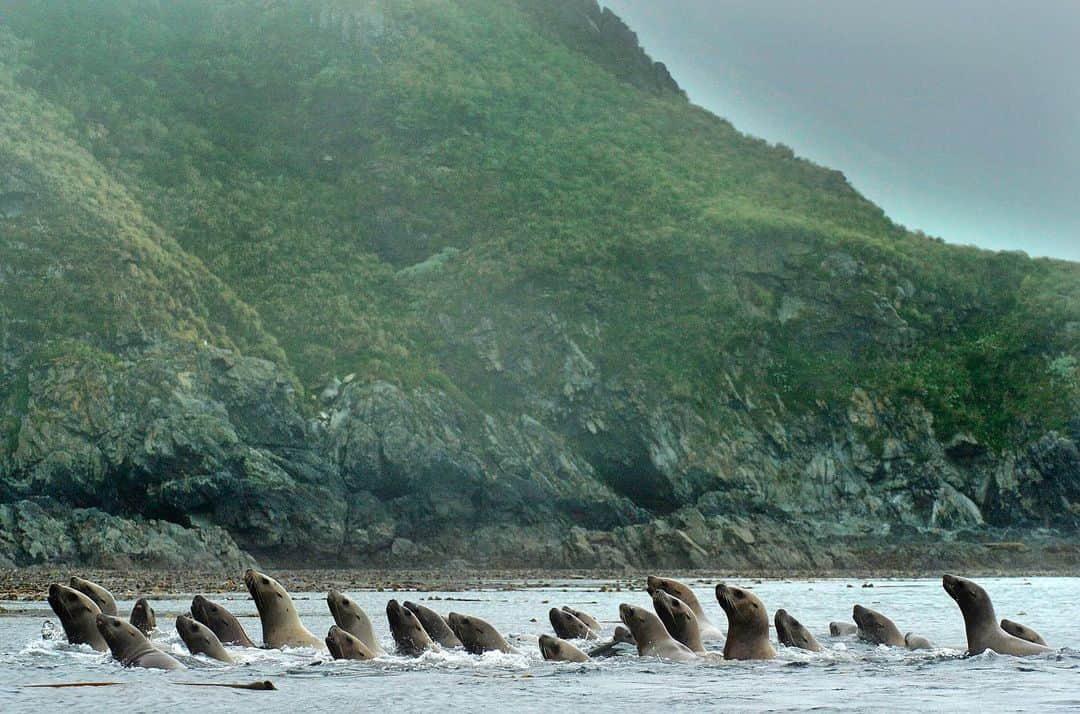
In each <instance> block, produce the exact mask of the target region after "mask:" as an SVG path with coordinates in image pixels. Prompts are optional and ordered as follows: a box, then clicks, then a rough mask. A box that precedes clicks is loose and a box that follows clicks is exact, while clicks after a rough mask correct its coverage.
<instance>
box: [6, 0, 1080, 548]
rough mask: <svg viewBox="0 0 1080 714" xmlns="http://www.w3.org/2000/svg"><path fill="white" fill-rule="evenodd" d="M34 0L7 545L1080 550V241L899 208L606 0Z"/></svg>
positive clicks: (23, 136) (11, 243)
mask: <svg viewBox="0 0 1080 714" xmlns="http://www.w3.org/2000/svg"><path fill="white" fill-rule="evenodd" d="M0 15H2V17H3V18H4V23H5V24H3V25H0V352H2V360H3V361H2V373H0V408H2V412H0V418H2V421H0V427H2V433H0V436H2V441H0V525H2V526H3V527H2V529H0V564H4V565H9V564H16V565H25V564H31V563H48V562H85V563H91V564H96V565H105V566H126V565H157V566H175V565H177V564H180V563H187V562H190V561H191V556H192V555H194V556H195V560H196V562H198V563H199V564H201V565H204V566H205V567H208V568H236V567H240V566H241V565H242V564H243V563H245V562H248V561H249V560H250V558H251V557H256V558H259V559H260V560H264V561H272V562H283V563H284V562H290V563H306V564H339V565H364V564H377V565H380V566H382V565H388V566H402V567H406V566H419V565H429V564H442V563H447V562H462V561H470V562H475V563H479V564H487V565H492V566H508V565H519V566H526V565H529V566H531V565H537V566H552V565H559V566H569V567H602V568H610V567H648V566H660V565H664V566H668V567H680V568H688V567H694V568H705V567H725V568H739V567H754V568H766V569H784V568H790V569H830V568H852V567H859V566H862V565H867V564H872V563H874V562H877V563H878V564H880V563H882V562H889V563H892V564H893V565H896V563H895V562H894V561H889V560H884V561H883V560H882V559H883V557H884V556H883V555H882V554H883V553H885V552H886V551H889V549H890V548H894V547H901V546H905V544H906V546H909V550H908V551H906V552H908V553H909V554H910V553H918V552H919V551H923V552H930V551H933V552H935V553H939V554H940V553H944V552H946V551H948V549H949V548H952V549H953V551H955V552H956V553H962V554H963V555H964V557H970V558H973V559H975V560H978V559H979V558H980V557H982V556H980V555H979V554H980V553H982V551H981V550H980V549H981V548H984V546H982V545H980V543H983V542H990V543H997V542H1000V541H1008V542H1013V541H1024V540H1032V539H1034V540H1036V541H1039V542H1050V541H1053V542H1058V540H1057V539H1062V540H1061V542H1064V543H1072V542H1074V541H1072V540H1070V539H1071V538H1073V537H1074V534H1075V532H1076V529H1077V527H1078V525H1080V454H1078V449H1077V443H1078V442H1080V368H1078V364H1080V267H1078V266H1076V265H1072V264H1067V263H1061V262H1054V261H1046V260H1040V261H1035V260H1030V259H1028V258H1027V257H1026V256H1023V255H1019V254H993V253H987V252H983V251H978V250H975V249H971V248H958V247H953V246H949V245H946V244H944V243H942V242H941V241H939V240H936V239H931V238H928V237H926V236H924V235H921V234H912V233H910V232H908V231H906V230H905V229H903V228H902V227H900V226H896V225H894V224H892V223H891V222H889V220H888V219H887V218H886V217H885V216H884V215H883V214H882V212H881V211H880V209H878V208H877V207H875V206H873V205H872V204H870V203H869V202H867V201H865V199H863V198H862V197H861V196H859V194H858V193H857V192H856V191H855V190H854V189H853V188H852V187H851V186H850V185H849V184H848V183H847V181H846V180H845V179H844V177H843V175H842V174H839V173H838V172H835V171H831V170H828V169H824V168H821V167H817V166H814V165H813V164H810V163H809V162H806V161H802V160H800V159H798V158H797V157H795V156H793V155H792V154H791V152H790V151H788V150H786V149H785V148H784V147H777V146H769V145H768V144H766V143H764V142H761V141H758V140H755V139H752V138H749V137H746V136H743V135H741V134H739V133H738V132H737V131H735V130H734V129H733V128H732V127H731V126H730V125H728V124H727V123H726V122H724V121H722V120H720V119H718V118H716V117H713V116H711V115H709V114H708V113H706V112H704V111H702V110H701V109H699V108H696V107H694V106H692V105H691V104H689V103H688V102H687V101H686V98H685V96H684V95H683V94H682V92H681V90H679V88H678V86H677V84H675V82H674V81H673V80H672V79H671V77H670V75H669V74H668V73H667V71H666V69H664V68H663V66H662V65H660V64H658V63H655V62H653V60H652V59H650V58H649V57H648V56H647V55H646V54H645V53H644V52H643V51H642V50H641V48H640V46H639V44H638V42H637V38H636V36H635V35H634V34H633V32H632V31H631V30H630V29H629V28H627V27H626V26H625V24H623V23H622V21H621V20H619V19H618V18H617V17H615V16H614V15H613V14H612V13H611V12H610V11H609V10H602V9H601V8H600V7H599V6H598V5H597V4H596V3H595V2H592V1H591V0H551V1H550V2H539V1H537V2H529V1H528V0H520V1H519V2H517V3H502V2H496V1H495V0H455V1H454V2H434V1H427V0H395V1H391V0H385V1H382V0H355V1H349V0H336V1H331V0H320V1H319V2H316V1H314V0H311V1H302V0H297V1H295V2H278V3H265V2H254V1H247V0H238V1H237V2H230V3H218V2H210V1H209V0H184V2H179V3H170V4H166V5H164V6H163V4H160V3H150V2H142V1H140V0H115V1H113V2H106V3H95V4H85V3H78V2H66V1H63V0H50V1H48V2H43V3H38V4H35V5H33V6H27V5H26V4H24V3H14V2H4V1H2V0H0ZM61 68H63V71H60V69H61ZM1070 548H1071V550H1070ZM990 550H991V551H993V549H990ZM889 552H892V551H889ZM993 552H997V551H993ZM1062 552H1063V553H1064V555H1062V557H1063V558H1064V560H1065V561H1068V562H1070V563H1072V564H1073V565H1074V566H1075V562H1074V561H1075V547H1072V546H1066V547H1065V550H1064V551H1062ZM1069 553H1072V555H1071V556H1070V555H1069ZM1069 558H1072V560H1071V561H1070V560H1069ZM1004 562H1008V561H1007V559H1006V560H1005V561H1004Z"/></svg>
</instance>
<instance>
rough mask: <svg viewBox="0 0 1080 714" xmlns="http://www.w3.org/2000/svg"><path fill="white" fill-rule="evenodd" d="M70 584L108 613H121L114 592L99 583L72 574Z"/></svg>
mask: <svg viewBox="0 0 1080 714" xmlns="http://www.w3.org/2000/svg"><path fill="white" fill-rule="evenodd" d="M68 585H70V586H71V587H72V588H74V589H75V590H78V591H79V592H81V593H82V594H83V595H85V596H86V597H88V598H90V599H91V600H93V601H94V604H95V605H97V606H98V608H99V609H100V610H101V611H102V612H103V613H105V614H106V615H118V614H119V612H118V611H117V609H116V600H115V599H114V598H113V596H112V593H110V592H109V591H108V590H106V589H105V588H103V587H101V586H100V585H98V584H97V583H95V582H92V581H90V580H85V579H83V578H80V577H78V576H77V575H72V576H71V580H70V581H69V582H68Z"/></svg>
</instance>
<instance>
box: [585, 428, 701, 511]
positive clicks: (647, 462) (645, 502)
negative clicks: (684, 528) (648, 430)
mask: <svg viewBox="0 0 1080 714" xmlns="http://www.w3.org/2000/svg"><path fill="white" fill-rule="evenodd" d="M587 446H588V445H587ZM594 446H597V447H599V446H600V444H595V445H594ZM587 458H588V461H589V463H590V464H591V465H592V467H593V469H595V471H596V475H597V477H599V479H600V480H601V481H602V482H603V483H605V484H607V485H608V486H609V487H610V488H611V489H612V490H613V491H615V492H616V493H617V494H619V495H620V496H625V497H626V498H628V499H630V501H632V502H633V503H634V504H635V505H637V506H640V507H641V508H645V509H648V510H650V511H652V512H654V513H659V514H668V513H672V512H673V511H675V510H677V509H678V508H679V507H680V506H681V505H682V504H681V503H680V502H679V496H678V494H676V493H675V489H674V486H673V484H672V482H671V480H670V479H669V478H668V477H667V476H665V475H664V474H663V473H662V472H661V471H660V470H659V469H658V468H657V467H656V464H654V463H653V461H652V459H651V458H650V456H649V451H648V449H647V448H645V445H644V444H642V443H641V442H640V441H636V440H631V441H630V442H629V443H627V444H624V445H614V444H605V445H604V446H603V447H602V448H598V449H596V450H594V451H593V452H592V453H591V454H589V456H588V457H587Z"/></svg>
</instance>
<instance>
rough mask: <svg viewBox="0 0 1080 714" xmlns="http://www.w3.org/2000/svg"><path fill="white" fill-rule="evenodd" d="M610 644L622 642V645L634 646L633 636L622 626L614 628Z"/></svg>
mask: <svg viewBox="0 0 1080 714" xmlns="http://www.w3.org/2000/svg"><path fill="white" fill-rule="evenodd" d="M611 640H612V642H622V643H623V644H628V645H636V644H637V642H636V641H635V640H634V636H633V635H632V634H631V633H630V630H628V629H626V628H625V627H623V626H622V625H620V626H618V627H616V628H615V634H614V635H612V636H611Z"/></svg>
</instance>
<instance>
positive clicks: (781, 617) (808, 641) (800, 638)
mask: <svg viewBox="0 0 1080 714" xmlns="http://www.w3.org/2000/svg"><path fill="white" fill-rule="evenodd" d="M773 624H774V625H775V626H776V639H778V640H780V644H782V645H784V646H785V647H798V648H799V649H803V650H810V651H811V652H820V651H821V645H819V644H818V641H817V640H816V639H815V638H814V636H813V635H812V634H810V630H808V629H806V628H805V627H804V626H803V624H802V623H801V622H799V621H798V620H796V619H795V618H794V617H792V616H791V615H789V614H788V611H787V610H784V609H783V608H781V609H779V610H777V611H776V614H775V615H773Z"/></svg>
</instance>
